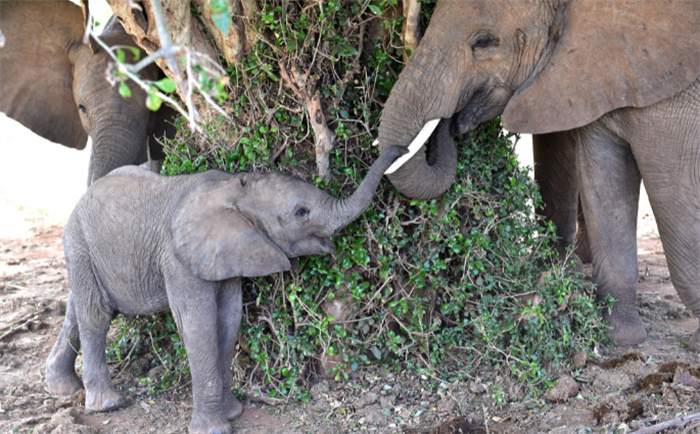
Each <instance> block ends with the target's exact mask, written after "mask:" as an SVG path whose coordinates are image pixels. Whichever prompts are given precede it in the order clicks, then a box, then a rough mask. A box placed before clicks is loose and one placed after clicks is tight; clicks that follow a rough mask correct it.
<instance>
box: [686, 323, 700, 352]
mask: <svg viewBox="0 0 700 434" xmlns="http://www.w3.org/2000/svg"><path fill="white" fill-rule="evenodd" d="M688 349H689V350H690V351H695V352H696V353H700V328H698V329H697V330H695V333H693V336H692V337H691V338H690V342H688Z"/></svg>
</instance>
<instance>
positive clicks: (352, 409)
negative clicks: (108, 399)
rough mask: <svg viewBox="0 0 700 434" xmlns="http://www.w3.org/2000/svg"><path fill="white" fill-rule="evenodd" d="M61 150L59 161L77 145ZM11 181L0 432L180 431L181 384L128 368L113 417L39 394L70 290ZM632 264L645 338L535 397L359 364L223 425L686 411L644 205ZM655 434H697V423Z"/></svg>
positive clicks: (255, 429) (4, 255) (673, 298)
mask: <svg viewBox="0 0 700 434" xmlns="http://www.w3.org/2000/svg"><path fill="white" fill-rule="evenodd" d="M1 122H2V119H0V127H3V126H4V125H7V124H2V123H1ZM0 131H2V134H0V151H2V156H0V160H4V161H7V156H8V154H7V144H8V138H7V137H8V136H7V135H6V131H5V130H2V129H0ZM14 140H17V138H16V137H15V138H14ZM53 146H56V145H53ZM68 152H73V154H69V155H70V156H71V157H70V158H73V157H74V156H75V154H78V153H75V152H74V151H68ZM79 154H83V156H84V155H85V154H86V153H85V152H83V153H79ZM15 161H16V162H21V164H22V165H24V166H27V165H28V164H29V162H27V161H22V160H18V159H17V160H15ZM32 164H33V163H32ZM57 167H58V168H61V167H63V166H61V165H57V163H56V161H54V166H53V167H49V168H46V169H39V170H37V169H36V168H32V169H31V170H32V173H31V174H30V176H29V177H28V179H30V180H31V179H34V180H37V179H40V180H41V182H40V183H39V188H38V191H39V193H36V194H39V197H40V198H41V197H43V199H40V202H41V204H45V203H47V202H48V201H49V199H50V196H42V192H44V191H43V189H42V187H43V186H45V187H47V188H48V187H50V185H49V184H52V182H51V180H52V179H54V177H56V176H58V174H59V173H61V174H62V175H61V176H63V175H66V176H68V175H76V179H79V178H81V177H80V176H78V175H79V173H78V172H80V170H82V169H79V168H76V169H75V170H74V171H73V172H76V173H70V174H67V173H64V172H65V171H63V170H57ZM82 167H87V164H86V163H85V165H84V166H82ZM0 169H3V170H5V169H4V168H0ZM26 171H27V169H24V170H20V172H26ZM17 177H20V175H19V174H15V175H11V177H10V178H8V175H7V173H6V172H5V173H4V174H0V433H5V432H20V433H29V432H34V433H143V432H161V433H179V432H186V427H187V424H188V422H189V418H190V416H191V396H192V391H191V387H190V386H189V383H188V381H187V380H186V379H183V381H182V382H181V384H179V385H177V386H175V387H173V388H171V389H170V390H169V391H167V392H165V393H161V394H155V395H153V394H149V393H148V387H147V386H144V385H143V383H142V382H141V379H142V378H143V377H144V376H147V375H148V373H143V372H139V369H138V367H137V366H133V367H129V368H127V369H125V370H124V371H123V372H117V370H116V369H114V371H113V372H112V377H113V379H114V383H115V385H116V386H117V387H118V388H119V389H121V390H122V392H123V393H124V394H125V395H126V396H127V397H128V398H129V400H130V405H128V406H127V407H126V408H123V409H121V410H119V411H116V412H111V413H91V412H88V411H86V410H85V408H84V393H82V392H78V393H77V394H76V395H74V396H69V397H58V396H52V395H50V394H49V393H47V391H46V388H45V385H44V373H43V370H44V363H45V360H46V357H47V356H48V353H49V352H50V350H51V347H52V345H53V343H54V341H55V339H56V336H57V334H58V330H59V328H60V325H61V323H62V321H63V315H64V312H65V303H66V299H67V297H68V293H69V286H68V281H67V278H66V271H65V264H64V258H63V251H62V247H61V241H60V239H61V234H62V228H63V223H64V222H65V217H66V216H67V212H66V213H65V214H61V213H60V212H56V211H55V210H53V211H51V212H49V211H46V210H45V209H43V208H40V209H37V208H38V207H37V206H32V205H27V204H26V202H24V199H28V197H24V196H26V195H28V194H29V193H24V194H19V196H13V195H12V194H11V193H10V192H9V191H10V190H13V187H15V186H19V185H20V184H22V183H28V182H29V181H23V180H21V179H19V180H18V178H17ZM83 179H84V178H83ZM76 182H79V181H76ZM64 188H65V187H64ZM75 188H76V190H78V192H80V191H81V190H82V189H83V188H84V187H75ZM32 194H35V193H32ZM54 194H56V195H59V197H60V198H62V199H63V200H59V202H60V204H61V206H65V207H66V208H67V209H68V210H69V209H70V208H71V207H72V205H71V204H70V203H68V202H69V201H70V200H73V199H66V198H67V197H69V196H70V194H69V192H60V191H59V192H57V193H54ZM75 196H76V199H77V197H78V196H79V194H76V195H75ZM639 262H640V268H639V269H640V275H639V284H640V293H639V297H638V305H639V308H640V311H641V312H642V314H643V319H644V321H645V324H646V327H647V330H648V332H649V339H648V340H647V341H646V342H645V343H644V344H642V345H640V346H638V347H635V348H601V349H599V352H600V354H601V355H600V358H599V359H597V360H588V361H585V360H578V361H576V362H577V363H579V365H578V366H579V367H578V368H572V369H571V370H570V371H568V372H566V373H565V375H564V376H563V377H562V378H561V381H560V382H559V385H558V386H557V387H555V389H553V390H552V391H551V392H550V393H548V394H547V395H546V397H542V398H538V399H535V400H530V401H525V402H523V401H522V400H521V399H518V398H517V397H522V396H525V395H526V393H524V392H526V391H527V385H523V384H517V383H513V382H511V381H510V380H509V379H507V378H503V377H501V376H499V375H498V373H497V372H493V371H488V370H480V371H477V372H472V373H470V379H469V380H468V381H459V382H456V383H453V384H442V385H441V386H440V387H438V388H437V389H430V388H428V387H427V386H426V384H427V383H426V382H425V381H424V380H423V379H420V378H415V377H414V376H411V375H409V374H402V373H389V374H387V373H385V372H382V371H380V370H366V371H362V373H361V374H358V375H356V376H355V377H354V378H352V379H351V380H350V381H347V382H344V383H335V382H327V381H321V382H319V383H318V384H316V385H314V386H313V388H312V391H311V395H312V400H311V402H310V403H309V404H308V405H305V406H303V405H289V406H283V405H269V404H268V403H263V402H258V401H249V402H246V403H245V411H244V413H243V415H242V416H241V418H240V419H238V420H237V421H235V422H234V423H233V429H234V432H239V433H268V432H282V433H344V432H353V431H370V432H381V433H393V432H410V433H455V432H459V429H460V427H461V429H462V431H463V432H467V431H466V430H467V426H469V427H470V428H469V429H468V432H471V433H507V432H508V433H537V432H543V433H544V432H551V433H575V432H630V431H633V430H636V429H640V428H642V427H643V426H645V425H654V424H658V423H661V422H664V421H669V420H673V419H675V418H677V417H680V416H688V415H693V414H697V413H699V412H700V396H699V394H698V390H699V388H700V356H698V355H696V354H693V353H689V352H688V351H687V350H686V349H684V347H683V346H684V344H685V343H686V342H687V340H688V339H689V337H690V335H691V333H692V332H693V331H694V330H695V329H696V328H697V327H698V321H697V319H695V318H692V317H691V316H690V315H689V313H688V312H687V311H686V310H685V309H684V307H683V306H682V304H681V303H680V301H679V299H678V296H677V295H676V293H675V291H674V289H673V286H672V285H671V282H670V279H669V275H668V268H667V265H666V262H665V259H664V255H663V249H662V246H661V243H660V241H659V239H658V235H657V234H656V229H655V225H654V221H653V216H652V215H651V213H650V211H649V209H648V204H647V205H643V207H642V211H641V213H640V233H639ZM588 272H589V273H590V270H588ZM496 391H500V393H496ZM615 430H616V431H615ZM665 432H674V433H688V432H696V433H697V432H700V421H691V422H690V423H688V424H686V425H684V426H681V427H676V428H671V429H670V430H668V431H665Z"/></svg>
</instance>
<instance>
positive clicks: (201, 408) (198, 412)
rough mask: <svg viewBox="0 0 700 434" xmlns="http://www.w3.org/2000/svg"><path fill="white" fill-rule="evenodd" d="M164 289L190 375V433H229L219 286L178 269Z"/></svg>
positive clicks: (168, 277) (169, 277) (171, 275)
mask: <svg viewBox="0 0 700 434" xmlns="http://www.w3.org/2000/svg"><path fill="white" fill-rule="evenodd" d="M166 288H167V291H168V300H169V302H170V308H171V310H172V313H173V317H174V318H175V322H176V323H177V328H178V331H179V332H180V336H181V337H182V340H183V342H184V344H185V349H186V350H187V359H188V361H189V364H190V371H191V372H192V394H193V395H194V397H193V404H194V405H193V410H192V420H191V421H190V424H189V428H188V429H189V432H190V433H197V434H200V433H202V434H203V433H207V434H214V433H218V434H224V433H230V432H231V425H230V423H229V422H228V421H227V420H226V418H225V417H224V415H223V407H222V404H223V402H222V401H223V400H222V393H221V392H222V390H223V384H222V379H221V369H220V368H219V360H220V359H219V348H218V332H217V326H218V324H217V323H218V315H217V304H216V301H217V300H216V299H217V290H218V284H217V283H216V282H209V281H204V280H202V279H199V278H198V277H195V276H194V275H193V274H191V273H190V272H189V271H188V270H185V269H180V270H172V271H171V273H170V275H169V276H166Z"/></svg>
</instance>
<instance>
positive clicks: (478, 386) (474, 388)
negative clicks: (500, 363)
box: [469, 378, 486, 394]
mask: <svg viewBox="0 0 700 434" xmlns="http://www.w3.org/2000/svg"><path fill="white" fill-rule="evenodd" d="M469 390H470V391H471V392H472V393H477V394H480V393H484V392H486V386H485V385H483V384H482V383H481V378H477V379H476V380H474V381H472V382H471V383H469Z"/></svg>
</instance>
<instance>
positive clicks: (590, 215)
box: [576, 122, 647, 345]
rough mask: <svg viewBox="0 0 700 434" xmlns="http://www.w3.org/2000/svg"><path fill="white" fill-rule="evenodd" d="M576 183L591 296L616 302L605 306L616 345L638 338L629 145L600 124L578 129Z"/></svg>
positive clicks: (634, 183) (634, 186)
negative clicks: (589, 266)
mask: <svg viewBox="0 0 700 434" xmlns="http://www.w3.org/2000/svg"><path fill="white" fill-rule="evenodd" d="M578 133H579V136H580V142H579V146H578V147H577V154H576V155H577V157H578V158H577V166H578V173H579V182H580V183H579V187H580V194H581V201H582V203H583V211H584V217H585V221H586V227H587V232H588V241H589V243H590V247H591V251H592V256H593V282H594V283H595V284H596V285H597V286H598V288H597V291H596V295H597V296H598V298H599V300H602V301H605V299H606V298H607V297H608V296H612V297H613V298H614V299H615V301H614V303H613V305H612V306H611V307H609V309H608V308H606V309H605V311H604V312H605V316H606V318H607V320H608V321H609V322H610V327H611V329H610V332H609V334H608V335H609V336H610V337H611V338H612V339H614V340H615V342H616V343H617V344H618V345H635V344H639V343H642V342H643V341H644V340H645V339H646V337H647V333H646V330H645V329H644V324H643V323H642V320H641V318H640V316H639V313H638V312H637V307H636V301H637V280H638V275H639V273H638V265H637V204H638V203H639V188H640V182H641V178H640V175H639V170H638V169H637V164H636V161H635V159H634V156H633V155H632V151H631V149H630V147H629V146H628V144H627V143H626V142H624V141H623V140H621V139H620V138H618V137H616V136H614V135H613V134H611V133H610V132H609V131H608V130H606V129H605V128H602V127H601V125H600V124H599V123H597V122H596V123H594V124H591V125H589V126H586V127H584V128H581V129H580V130H578Z"/></svg>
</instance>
